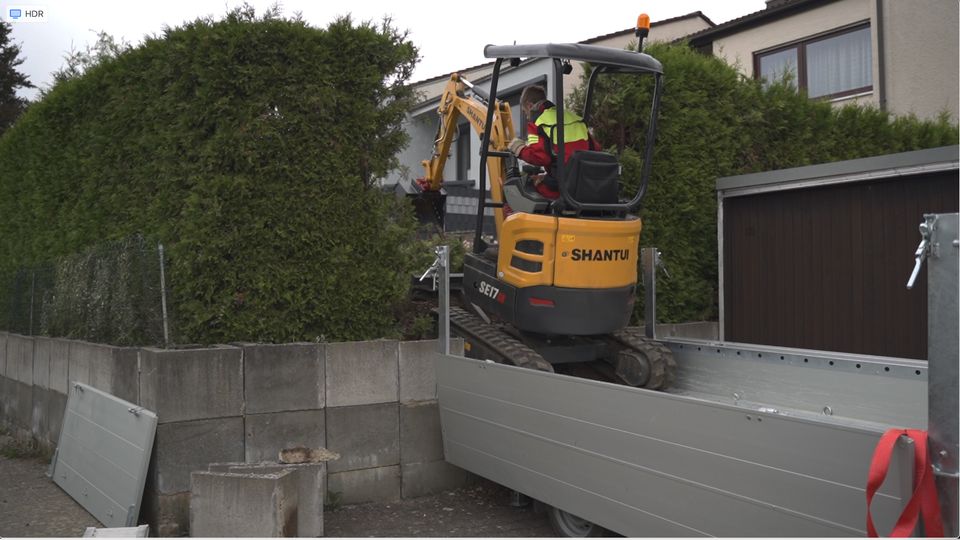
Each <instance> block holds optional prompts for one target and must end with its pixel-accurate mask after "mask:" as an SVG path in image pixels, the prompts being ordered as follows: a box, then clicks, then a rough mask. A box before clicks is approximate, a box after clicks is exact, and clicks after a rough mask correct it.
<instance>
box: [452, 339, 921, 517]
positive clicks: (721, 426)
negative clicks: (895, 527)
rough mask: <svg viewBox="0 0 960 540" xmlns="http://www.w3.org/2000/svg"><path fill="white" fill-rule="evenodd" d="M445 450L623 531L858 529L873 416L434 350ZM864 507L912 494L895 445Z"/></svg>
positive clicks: (891, 513) (880, 510)
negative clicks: (811, 412) (775, 406)
mask: <svg viewBox="0 0 960 540" xmlns="http://www.w3.org/2000/svg"><path fill="white" fill-rule="evenodd" d="M436 368H437V376H438V391H439V399H440V410H441V422H442V424H443V439H444V449H445V452H446V459H447V461H450V462H451V463H453V464H455V465H458V466H460V467H463V468H465V469H467V470H470V471H472V472H474V473H477V474H479V475H481V476H484V477H487V478H490V479H492V480H494V481H496V482H498V483H501V484H503V485H506V486H508V487H510V488H512V489H515V490H517V491H520V492H522V493H525V494H527V495H529V496H531V497H534V498H536V499H539V500H542V501H544V502H546V503H548V504H551V505H553V506H557V507H559V508H561V509H564V510H567V511H568V512H571V513H574V514H576V515H579V516H580V517H583V518H585V519H588V520H590V521H593V522H595V523H599V524H601V525H603V526H605V527H607V528H609V529H611V530H614V531H616V532H618V533H621V534H625V535H628V536H693V535H710V536H861V535H863V534H864V529H863V527H864V520H865V510H866V508H865V502H864V501H865V497H864V491H863V486H864V484H865V482H866V475H867V468H868V464H869V461H870V456H871V454H872V451H873V447H874V445H875V444H876V442H877V440H878V439H879V435H880V434H881V433H882V431H883V426H881V425H878V424H876V425H875V424H871V423H869V422H868V423H855V424H848V423H847V422H845V421H844V419H843V418H836V417H833V418H830V417H823V418H816V417H803V416H802V415H797V416H791V415H789V414H783V411H778V412H769V411H767V412H764V411H757V410H755V409H752V408H750V407H743V406H739V405H734V404H725V403H718V402H715V401H711V400H709V399H702V398H699V397H693V396H683V395H671V394H667V393H662V392H651V391H647V390H640V389H635V388H629V387H625V386H619V385H613V384H608V383H602V382H597V381H590V380H584V379H575V378H572V377H567V376H563V375H556V374H551V373H543V372H536V371H530V370H523V369H519V368H515V367H512V366H503V365H498V364H493V363H489V362H482V361H477V360H470V359H465V358H461V357H455V356H447V355H438V357H437V365H436ZM898 454H899V455H898V456H897V458H896V461H895V463H898V464H900V466H899V467H897V466H895V467H894V468H893V470H891V474H890V475H889V478H888V481H887V482H886V484H885V486H884V488H883V489H882V490H881V494H880V495H879V496H878V497H877V499H875V500H874V504H873V512H874V515H875V517H876V518H877V520H878V521H879V522H880V527H881V530H883V528H884V527H889V526H891V525H892V523H893V520H894V519H895V518H896V516H897V515H899V512H900V508H901V506H902V504H903V501H902V499H901V496H900V494H901V493H906V492H909V486H908V485H905V482H908V481H909V480H908V474H907V475H901V470H903V471H909V465H910V463H909V461H906V460H907V459H908V456H907V453H906V452H904V449H902V448H901V449H899V450H898Z"/></svg>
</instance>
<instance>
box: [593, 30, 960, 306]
mask: <svg viewBox="0 0 960 540" xmlns="http://www.w3.org/2000/svg"><path fill="white" fill-rule="evenodd" d="M645 52H647V53H649V54H651V55H652V56H654V57H655V58H657V59H659V60H660V61H661V62H662V63H663V66H664V93H663V99H662V102H661V108H660V116H659V120H658V126H659V132H658V135H657V140H656V151H655V153H654V157H653V163H652V166H653V172H652V175H651V179H650V185H649V191H648V192H647V196H646V199H645V201H644V208H643V212H642V217H643V219H644V229H643V233H642V236H641V245H643V246H657V247H658V248H660V249H661V250H662V251H663V252H664V259H665V263H666V266H667V270H668V271H669V277H665V276H664V277H662V279H661V281H660V282H659V283H658V306H657V315H658V317H659V318H661V319H662V320H664V321H674V322H679V321H689V320H709V319H713V320H715V319H716V317H717V312H718V309H717V232H716V212H717V208H716V207H717V200H716V191H715V186H716V179H717V178H718V177H723V176H731V175H737V174H746V173H751V172H758V171H767V170H774V169H782V168H788V167H798V166H803V165H811V164H816V163H826V162H830V161H838V160H845V159H855V158H860V157H867V156H874V155H880V154H887V153H894V152H903V151H908V150H915V149H920V148H930V147H936V146H943V145H949V144H957V139H958V135H957V126H956V125H951V124H950V122H949V120H948V117H947V116H946V115H942V116H941V118H940V119H939V120H936V121H920V120H917V119H916V118H913V117H894V116H892V115H890V114H888V113H886V112H883V111H880V110H878V109H876V108H873V107H864V106H847V107H842V108H833V107H831V106H830V104H828V103H825V102H822V101H814V100H810V99H807V98H806V96H804V95H802V94H798V93H797V92H796V91H795V90H794V89H793V88H792V87H791V86H790V84H789V81H781V82H779V83H777V84H773V85H770V86H769V87H768V88H763V87H762V86H761V85H760V83H758V82H757V81H755V80H752V79H746V78H744V77H742V76H741V75H740V74H739V73H738V72H737V71H736V70H735V69H734V68H732V67H730V66H728V65H727V64H726V63H724V62H723V61H722V60H720V59H718V58H716V57H713V56H706V55H703V54H700V53H697V52H695V51H693V50H692V49H690V48H689V47H687V46H685V45H663V44H654V45H651V46H650V47H648V48H647V49H646V50H645ZM651 79H652V78H651V77H643V78H638V77H635V76H615V77H609V76H608V77H601V78H600V81H602V82H603V84H601V85H599V87H598V94H597V98H596V99H597V101H596V102H595V104H594V105H595V109H594V110H595V113H594V115H593V116H594V118H596V119H597V122H596V123H595V128H596V132H597V135H598V137H599V139H600V141H602V143H604V144H605V145H610V147H611V149H612V151H614V152H617V153H619V154H620V156H621V161H622V163H623V165H624V181H625V182H626V183H627V184H628V186H629V187H630V189H635V187H636V186H637V185H638V183H639V177H640V165H641V163H642V158H641V156H642V151H643V148H644V139H645V135H646V133H645V127H646V125H647V120H648V116H649V108H650V95H651V91H652V80H651ZM575 97H576V99H578V100H579V101H580V103H581V104H582V100H583V86H582V85H581V88H579V89H578V90H577V91H576V93H575ZM630 193H633V191H630ZM640 300H641V301H640V302H638V303H637V312H636V313H637V316H638V317H642V314H643V302H642V293H641V298H640Z"/></svg>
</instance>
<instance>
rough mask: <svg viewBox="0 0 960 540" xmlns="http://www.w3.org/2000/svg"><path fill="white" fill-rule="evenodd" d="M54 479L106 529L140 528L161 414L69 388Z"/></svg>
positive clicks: (94, 391) (74, 385) (84, 389)
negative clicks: (140, 514) (142, 499)
mask: <svg viewBox="0 0 960 540" xmlns="http://www.w3.org/2000/svg"><path fill="white" fill-rule="evenodd" d="M69 390H70V391H69V396H68V397H67V410H66V413H65V414H64V418H63V429H62V430H61V432H60V443H59V445H58V446H57V454H56V456H55V457H54V463H53V473H52V474H53V480H54V482H56V483H57V485H59V486H60V487H61V488H63V490H64V491H66V492H67V493H68V494H69V495H70V496H71V497H73V498H74V499H76V501H77V502H79V503H80V505H81V506H83V507H84V508H86V509H87V511H88V512H90V513H91V514H92V515H93V516H94V517H95V518H97V519H98V520H99V521H100V522H101V523H103V524H104V525H105V526H107V527H130V526H133V525H136V521H137V516H138V515H139V513H140V500H141V497H142V495H143V486H144V482H145V481H146V476H147V467H148V465H149V464H150V453H151V451H152V449H153V438H154V433H155V432H156V428H157V415H156V414H154V413H153V412H151V411H148V410H146V409H143V408H141V407H139V406H137V405H135V404H133V403H129V402H127V401H124V400H122V399H119V398H117V397H114V396H111V395H110V394H107V393H105V392H102V391H100V390H97V389H96V388H93V387H91V386H87V385H85V384H82V383H76V382H73V383H71V384H70V388H69Z"/></svg>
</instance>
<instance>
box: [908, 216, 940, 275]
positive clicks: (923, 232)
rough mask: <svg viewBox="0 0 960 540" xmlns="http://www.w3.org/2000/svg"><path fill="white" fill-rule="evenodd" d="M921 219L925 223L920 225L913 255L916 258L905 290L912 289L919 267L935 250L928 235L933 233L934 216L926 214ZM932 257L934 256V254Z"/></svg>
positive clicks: (918, 273)
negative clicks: (918, 242)
mask: <svg viewBox="0 0 960 540" xmlns="http://www.w3.org/2000/svg"><path fill="white" fill-rule="evenodd" d="M923 217H924V219H925V220H926V221H924V222H923V223H921V224H920V245H918V246H917V252H916V253H914V254H913V256H914V257H916V263H915V264H914V265H913V272H911V273H910V278H909V279H908V280H907V290H910V289H913V286H914V285H915V284H916V282H917V276H919V275H920V267H921V266H923V261H924V260H925V259H926V258H927V257H928V256H930V253H931V251H934V250H935V249H936V246H934V245H932V244H931V243H930V235H931V233H933V227H934V223H935V222H936V221H937V217H936V216H935V215H934V214H927V215H925V216H923ZM933 255H934V256H936V255H937V254H936V252H934V253H933Z"/></svg>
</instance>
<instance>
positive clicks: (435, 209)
mask: <svg viewBox="0 0 960 540" xmlns="http://www.w3.org/2000/svg"><path fill="white" fill-rule="evenodd" d="M407 199H409V200H410V202H411V203H413V211H414V215H416V216H417V222H418V223H420V225H435V226H436V227H439V229H440V230H441V231H442V230H443V218H444V215H445V214H446V201H447V193H446V192H445V191H444V190H439V191H419V192H414V193H407Z"/></svg>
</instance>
